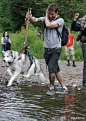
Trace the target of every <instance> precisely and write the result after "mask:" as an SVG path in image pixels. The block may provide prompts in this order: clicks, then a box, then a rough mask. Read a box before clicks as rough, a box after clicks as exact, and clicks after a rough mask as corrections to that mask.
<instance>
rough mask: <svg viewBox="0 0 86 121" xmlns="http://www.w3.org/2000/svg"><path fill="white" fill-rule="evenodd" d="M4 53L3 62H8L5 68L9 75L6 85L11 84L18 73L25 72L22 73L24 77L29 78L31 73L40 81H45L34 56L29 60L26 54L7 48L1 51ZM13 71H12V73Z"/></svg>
mask: <svg viewBox="0 0 86 121" xmlns="http://www.w3.org/2000/svg"><path fill="white" fill-rule="evenodd" d="M2 52H3V53H4V60H3V61H4V62H6V63H9V68H8V69H7V72H8V74H9V75H10V76H11V79H10V80H9V82H8V84H7V86H11V85H12V82H13V81H14V79H15V78H16V77H17V76H18V75H19V74H20V73H24V72H27V74H26V75H23V77H25V78H30V77H31V76H32V75H35V74H36V75H37V76H38V79H39V81H40V82H45V76H44V74H43V73H42V70H41V66H40V63H39V61H38V60H37V59H36V58H35V57H34V56H32V57H33V59H32V60H31V59H30V58H29V57H28V56H27V55H26V54H21V53H18V52H16V51H12V50H8V51H2ZM12 71H14V73H12Z"/></svg>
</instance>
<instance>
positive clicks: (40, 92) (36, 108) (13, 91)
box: [0, 84, 86, 121]
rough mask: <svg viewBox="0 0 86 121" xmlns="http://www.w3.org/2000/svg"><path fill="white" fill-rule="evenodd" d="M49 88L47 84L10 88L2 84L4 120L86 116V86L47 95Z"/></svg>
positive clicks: (48, 120)
mask: <svg viewBox="0 0 86 121" xmlns="http://www.w3.org/2000/svg"><path fill="white" fill-rule="evenodd" d="M47 90H48V89H47V88H46V87H41V86H40V87H39V86H29V85H28V84H26V85H21V86H12V87H9V88H8V87H6V86H5V85H3V84H0V121H63V120H64V121H65V120H68V121H70V119H71V117H72V118H73V117H79V118H80V117H83V118H84V119H86V103H85V101H84V100H86V93H84V95H82V94H83V92H84V91H85V90H82V91H77V90H76V89H72V88H71V89H69V93H68V94H65V95H61V96H58V95H54V96H47V95H46V91H47ZM70 90H71V91H70ZM81 99H82V100H83V101H82V100H81ZM82 110H83V111H82ZM82 113H83V115H82ZM64 116H65V117H64Z"/></svg>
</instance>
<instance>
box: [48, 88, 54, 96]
mask: <svg viewBox="0 0 86 121" xmlns="http://www.w3.org/2000/svg"><path fill="white" fill-rule="evenodd" d="M54 94H55V90H54V89H49V90H48V91H47V92H46V95H54Z"/></svg>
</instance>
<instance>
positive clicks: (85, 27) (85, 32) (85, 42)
mask: <svg viewBox="0 0 86 121" xmlns="http://www.w3.org/2000/svg"><path fill="white" fill-rule="evenodd" d="M78 17H79V13H76V14H75V16H74V20H73V22H72V24H71V29H72V30H74V31H80V35H78V38H77V41H79V40H81V42H82V46H81V48H82V53H83V59H84V65H83V82H82V83H83V86H84V87H85V88H86V15H85V16H83V17H82V18H80V19H79V20H78V22H76V20H77V18H78Z"/></svg>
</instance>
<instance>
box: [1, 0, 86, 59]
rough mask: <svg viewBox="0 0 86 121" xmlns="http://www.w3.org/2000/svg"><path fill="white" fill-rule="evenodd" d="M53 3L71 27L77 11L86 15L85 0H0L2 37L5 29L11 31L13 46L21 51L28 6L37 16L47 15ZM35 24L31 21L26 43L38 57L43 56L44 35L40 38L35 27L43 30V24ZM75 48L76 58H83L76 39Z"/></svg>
mask: <svg viewBox="0 0 86 121" xmlns="http://www.w3.org/2000/svg"><path fill="white" fill-rule="evenodd" d="M51 3H55V4H57V5H58V8H59V15H60V16H61V17H62V18H63V19H64V20H65V25H66V26H67V27H71V22H72V20H73V17H74V14H75V13H76V12H78V13H80V17H82V16H83V15H85V9H86V1H85V0H41V1H40V0H26V1H25V0H3V1H0V32H2V33H0V37H2V35H3V31H9V32H10V39H11V41H12V45H11V48H12V49H13V50H16V51H18V52H20V50H21V47H23V45H24V41H25V36H26V30H25V26H26V24H25V14H26V12H27V11H28V8H29V7H31V8H32V14H33V16H35V17H40V16H45V12H46V9H47V6H48V5H49V4H51ZM33 25H34V26H33ZM33 25H32V24H31V23H30V24H29V30H28V40H27V43H26V45H27V46H29V45H30V49H29V51H30V52H31V54H32V55H34V56H36V57H37V58H43V52H44V49H43V41H42V40H43V37H42V39H38V38H37V35H36V33H35V28H34V27H36V26H38V28H39V30H41V29H42V26H41V24H38V23H34V24H33ZM72 33H73V34H74V35H75V37H76V36H77V35H76V32H72ZM42 36H43V35H42ZM0 45H1V43H0ZM0 49H1V48H0ZM74 49H75V59H76V60H80V61H81V60H83V57H82V51H81V46H80V45H79V44H77V42H76V41H75V45H74ZM78 53H79V54H78ZM70 58H71V55H70ZM60 59H61V60H65V59H66V56H65V52H64V47H62V53H61V56H60ZM71 59H72V58H71Z"/></svg>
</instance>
